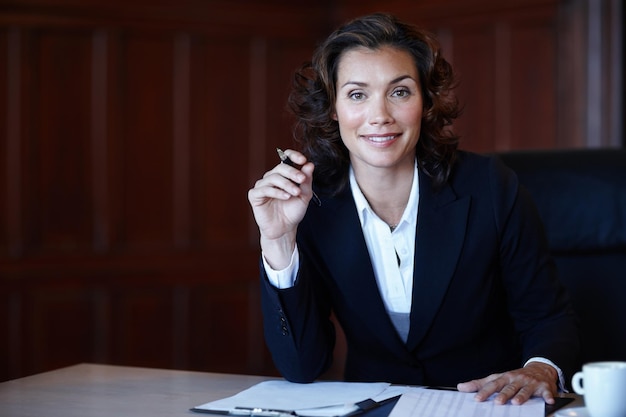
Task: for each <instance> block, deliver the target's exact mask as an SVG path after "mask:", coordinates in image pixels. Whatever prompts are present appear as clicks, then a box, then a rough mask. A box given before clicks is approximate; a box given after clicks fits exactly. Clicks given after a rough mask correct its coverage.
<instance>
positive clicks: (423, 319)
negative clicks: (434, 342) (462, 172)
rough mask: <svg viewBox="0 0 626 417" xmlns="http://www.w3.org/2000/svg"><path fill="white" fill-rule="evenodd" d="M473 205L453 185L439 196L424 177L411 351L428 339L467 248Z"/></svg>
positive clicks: (416, 250)
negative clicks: (470, 208) (428, 333)
mask: <svg viewBox="0 0 626 417" xmlns="http://www.w3.org/2000/svg"><path fill="white" fill-rule="evenodd" d="M469 205H470V198H469V197H466V198H463V199H458V198H457V196H456V194H455V193H454V191H453V190H452V188H451V187H450V186H449V185H446V186H445V187H444V188H443V189H441V190H440V191H439V192H435V191H434V190H433V188H432V186H431V183H430V178H428V177H426V176H425V175H420V203H419V211H418V226H417V234H416V237H415V265H414V271H415V272H414V281H413V300H412V307H411V327H410V331H409V337H408V341H407V348H408V349H409V350H413V349H415V348H416V347H417V345H418V344H419V343H420V342H421V340H422V339H423V338H424V336H425V335H426V332H427V331H428V329H429V327H430V325H431V324H432V321H433V319H434V317H435V315H436V314H437V311H438V309H439V306H440V305H441V302H442V300H443V298H444V296H445V293H446V290H447V288H448V285H449V283H450V280H451V279H452V275H453V274H454V270H455V268H456V264H457V261H458V259H459V255H460V253H461V249H462V247H463V241H464V237H465V231H466V226H467V217H468V214H469Z"/></svg>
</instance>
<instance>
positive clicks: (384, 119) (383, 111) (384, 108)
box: [369, 98, 393, 125]
mask: <svg viewBox="0 0 626 417" xmlns="http://www.w3.org/2000/svg"><path fill="white" fill-rule="evenodd" d="M370 104H371V107H370V114H369V123H370V124H372V125H381V124H388V123H391V122H392V121H393V117H392V116H391V113H390V111H389V107H388V106H389V103H387V100H385V99H384V98H380V99H376V100H372V101H370Z"/></svg>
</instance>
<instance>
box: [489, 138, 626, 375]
mask: <svg viewBox="0 0 626 417" xmlns="http://www.w3.org/2000/svg"><path fill="white" fill-rule="evenodd" d="M499 156H500V157H501V159H502V160H503V161H504V163H506V164H507V165H508V166H510V167H511V168H512V169H513V170H514V171H515V172H516V173H517V175H518V178H519V180H520V182H521V183H522V184H523V185H524V186H525V187H526V188H527V189H528V191H529V192H530V194H531V195H532V197H533V199H534V201H535V203H536V205H537V208H538V210H539V213H540V215H541V218H542V220H543V222H544V226H545V229H546V233H547V236H548V241H549V244H550V248H551V251H552V254H553V256H554V259H555V261H556V264H557V267H558V269H559V274H560V278H561V280H562V282H563V283H564V285H565V286H566V287H567V288H568V290H569V292H570V296H571V299H572V303H573V305H574V309H575V310H576V313H577V314H578V316H579V319H580V327H581V340H582V341H581V343H582V358H581V364H580V365H581V366H582V364H584V363H587V362H591V361H600V360H622V361H625V360H626V149H580V150H579V149H577V150H549V151H546V150H541V151H512V152H505V153H499Z"/></svg>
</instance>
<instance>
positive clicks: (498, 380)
mask: <svg viewBox="0 0 626 417" xmlns="http://www.w3.org/2000/svg"><path fill="white" fill-rule="evenodd" d="M557 379H558V374H557V371H556V369H554V368H553V367H552V366H550V365H548V364H545V363H542V362H530V363H528V364H527V365H526V366H525V367H523V368H521V369H515V370H513V371H509V372H504V373H502V374H493V375H489V376H488V377H486V378H482V379H475V380H473V381H469V382H463V383H460V384H458V385H457V389H458V390H459V391H461V392H476V400H478V401H484V400H486V399H487V398H489V397H490V396H491V395H492V394H494V393H498V395H496V397H495V399H494V401H495V402H496V403H497V404H505V403H506V402H507V401H509V400H511V403H512V404H516V405H518V404H523V403H525V402H526V401H527V400H528V399H529V398H530V397H543V399H544V401H545V402H546V404H554V397H555V395H556V393H557V385H556V381H557Z"/></svg>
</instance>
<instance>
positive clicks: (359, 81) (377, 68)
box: [334, 46, 422, 170]
mask: <svg viewBox="0 0 626 417" xmlns="http://www.w3.org/2000/svg"><path fill="white" fill-rule="evenodd" d="M336 90H337V99H336V101H335V114H334V118H335V119H336V120H337V121H338V122H339V132H340V134H341V139H342V140H343V143H344V144H345V145H346V147H347V148H348V150H349V151H350V161H351V163H352V165H353V167H354V168H355V170H358V169H359V168H372V167H376V168H393V167H398V166H401V165H403V164H410V165H411V166H412V165H413V164H414V160H415V146H416V144H417V141H418V138H419V135H420V127H421V120H422V93H421V88H420V85H419V76H418V72H417V68H416V65H415V63H414V61H413V58H412V56H411V55H410V54H409V53H408V52H405V51H403V50H400V49H396V48H393V47H390V46H385V47H381V48H379V49H368V48H363V47H359V48H355V49H351V50H349V51H347V52H345V53H344V54H343V55H342V56H341V57H340V59H339V65H338V67H337V84H336Z"/></svg>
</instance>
